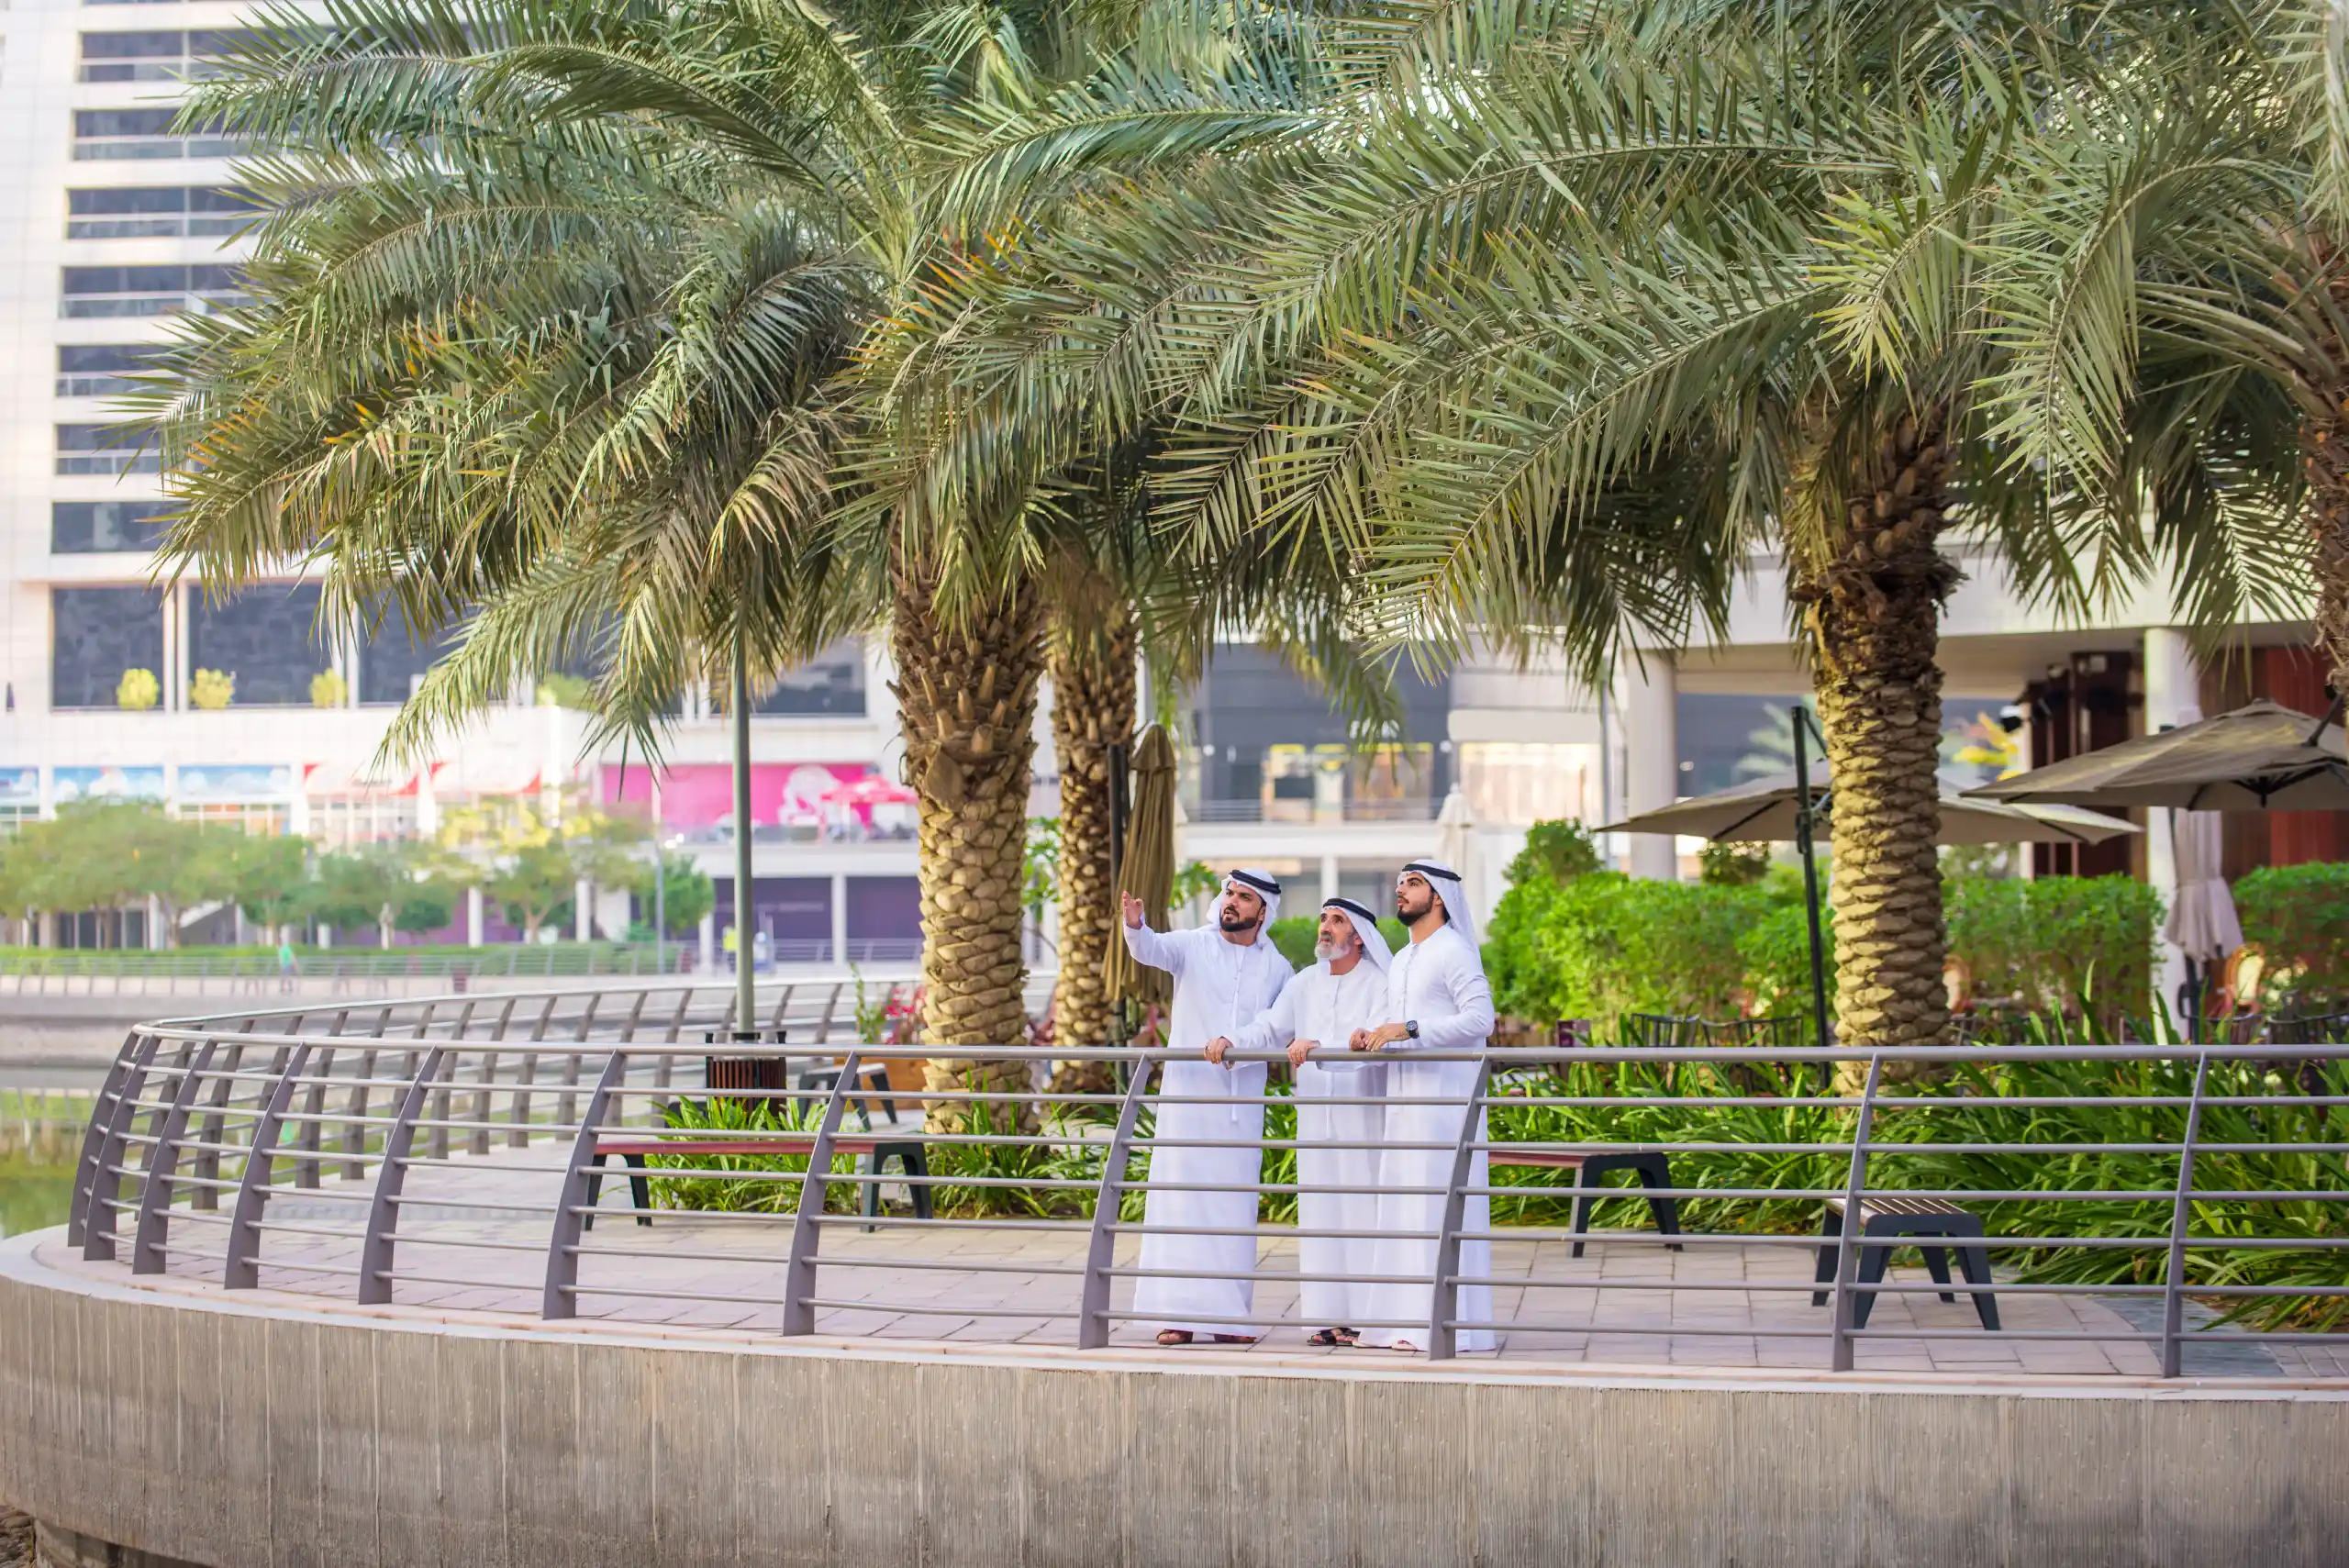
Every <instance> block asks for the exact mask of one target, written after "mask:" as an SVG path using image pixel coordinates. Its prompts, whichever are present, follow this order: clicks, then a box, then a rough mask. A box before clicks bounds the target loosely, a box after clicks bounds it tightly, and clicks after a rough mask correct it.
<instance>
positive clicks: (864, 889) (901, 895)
mask: <svg viewBox="0 0 2349 1568" xmlns="http://www.w3.org/2000/svg"><path fill="white" fill-rule="evenodd" d="M920 956H921V884H920V883H919V882H918V881H916V880H915V879H914V878H912V877H910V876H852V877H850V878H849V879H848V953H847V955H846V957H847V960H848V962H851V963H867V962H892V963H902V962H907V961H909V960H912V959H915V958H918V957H920Z"/></svg>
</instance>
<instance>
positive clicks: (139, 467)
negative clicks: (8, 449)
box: [57, 424, 163, 473]
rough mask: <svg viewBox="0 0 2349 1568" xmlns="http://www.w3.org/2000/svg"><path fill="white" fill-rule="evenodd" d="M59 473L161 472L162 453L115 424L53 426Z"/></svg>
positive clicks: (144, 440) (145, 439)
mask: <svg viewBox="0 0 2349 1568" xmlns="http://www.w3.org/2000/svg"><path fill="white" fill-rule="evenodd" d="M57 472H58V473H162V472H163V459H162V454H161V452H160V451H158V450H156V447H155V444H154V442H153V441H152V440H151V439H148V438H147V437H145V436H144V435H142V434H141V433H140V432H139V431H137V430H126V429H124V428H122V427H121V426H120V425H119V424H112V425H60V426H58V427H57Z"/></svg>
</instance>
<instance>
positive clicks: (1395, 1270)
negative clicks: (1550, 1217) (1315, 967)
mask: <svg viewBox="0 0 2349 1568" xmlns="http://www.w3.org/2000/svg"><path fill="white" fill-rule="evenodd" d="M1395 917H1396V918H1397V919H1398V920H1400V921H1402V922H1403V924H1404V925H1405V926H1406V927H1408V929H1409V930H1410V933H1411V940H1409V941H1408V942H1406V943H1405V944H1404V945H1403V948H1402V950H1401V951H1398V952H1397V953H1396V955H1395V957H1394V960H1393V962H1390V963H1389V964H1388V965H1387V967H1386V1002H1387V1008H1386V1021H1385V1022H1383V1023H1381V1024H1380V1025H1378V1027H1376V1028H1375V1029H1359V1030H1356V1031H1355V1033H1354V1035H1353V1040H1352V1041H1351V1042H1350V1043H1351V1044H1352V1046H1353V1049H1354V1050H1356V1051H1379V1052H1382V1053H1386V1056H1387V1063H1386V1132H1385V1138H1386V1150H1385V1152H1384V1153H1383V1154H1382V1155H1381V1157H1380V1160H1379V1166H1378V1180H1379V1185H1380V1186H1381V1187H1382V1188H1384V1189H1385V1190H1384V1191H1383V1192H1381V1193H1380V1195H1379V1199H1378V1230H1379V1240H1378V1246H1377V1251H1376V1252H1375V1266H1374V1268H1373V1271H1372V1272H1373V1273H1377V1274H1379V1275H1382V1276H1386V1277H1390V1278H1394V1277H1400V1278H1403V1279H1407V1280H1408V1281H1410V1282H1411V1283H1409V1284H1384V1285H1377V1286H1375V1287H1373V1292H1372V1294H1373V1297H1374V1299H1375V1302H1376V1304H1377V1311H1376V1312H1375V1313H1374V1314H1368V1315H1367V1316H1370V1317H1372V1318H1375V1319H1376V1320H1378V1321H1381V1322H1383V1323H1385V1324H1386V1325H1387V1326H1386V1327H1384V1328H1379V1329H1372V1330H1370V1331H1369V1332H1367V1333H1365V1334H1364V1336H1363V1342H1364V1344H1369V1345H1381V1346H1385V1347H1386V1348H1389V1349H1392V1350H1398V1351H1418V1350H1423V1349H1425V1348H1426V1346H1427V1341H1428V1336H1429V1333H1430V1328H1429V1325H1430V1324H1431V1322H1432V1319H1433V1318H1434V1302H1435V1266H1436V1232H1437V1231H1438V1230H1440V1229H1442V1224H1443V1207H1444V1190H1445V1189H1446V1188H1447V1187H1448V1186H1449V1185H1450V1184H1451V1182H1452V1167H1453V1160H1454V1159H1455V1158H1456V1155H1457V1150H1458V1145H1459V1140H1460V1135H1461V1131H1462V1129H1463V1128H1464V1127H1465V1126H1466V1125H1467V1123H1468V1112H1469V1108H1470V1107H1469V1101H1470V1099H1471V1098H1472V1097H1473V1096H1474V1095H1475V1087H1476V1062H1475V1060H1474V1059H1473V1058H1471V1059H1465V1060H1460V1061H1453V1062H1430V1061H1425V1060H1415V1054H1416V1053H1419V1052H1427V1051H1482V1050H1484V1049H1485V1047H1486V1043H1487V1041H1488V1040H1490V1038H1491V1035H1492V1032H1493V991H1492V987H1491V985H1489V984H1487V983H1486V979H1485V964H1484V959H1483V955H1482V954H1481V953H1480V952H1479V951H1478V950H1477V947H1476V929H1475V924H1474V923H1473V917H1472V915H1471V913H1470V910H1469V907H1468V896H1467V890H1466V889H1465V888H1464V887H1463V886H1462V885H1461V881H1460V873H1458V872H1456V871H1453V869H1452V868H1451V867H1450V866H1447V865H1444V864H1442V862H1436V861H1413V862H1411V863H1410V864H1409V865H1407V866H1405V867H1404V868H1403V873H1402V874H1401V875H1400V876H1398V877H1397V878H1396V881H1395ZM1475 1128H1476V1130H1475V1137H1476V1139H1477V1140H1480V1141H1482V1140H1486V1139H1487V1138H1488V1137H1489V1136H1490V1135H1489V1132H1488V1130H1487V1129H1486V1118H1485V1113H1484V1111H1483V1109H1482V1108H1481V1107H1479V1108H1478V1109H1477V1111H1476V1121H1475ZM1490 1164H1491V1161H1490V1158H1489V1156H1488V1155H1486V1152H1485V1151H1482V1150H1479V1151H1476V1152H1475V1154H1474V1155H1473V1156H1472V1157H1471V1161H1470V1164H1469V1171H1468V1184H1469V1185H1470V1186H1472V1187H1481V1186H1487V1185H1489V1184H1490V1183H1491V1178H1490V1174H1489V1166H1490ZM1428 1189H1433V1190H1432V1191H1430V1190H1428ZM1491 1223H1492V1200H1491V1199H1490V1198H1488V1197H1479V1196H1476V1195H1473V1194H1472V1195H1470V1196H1469V1197H1468V1199H1467V1200H1466V1207H1465V1209H1464V1212H1463V1214H1462V1216H1461V1221H1460V1226H1461V1229H1462V1230H1463V1231H1464V1232H1465V1233H1467V1234H1468V1235H1470V1236H1474V1237H1479V1238H1480V1239H1478V1240H1464V1241H1463V1242H1462V1243H1461V1245H1460V1273H1461V1274H1462V1275H1463V1276H1464V1277H1468V1278H1474V1279H1489V1278H1491V1277H1492V1273H1493V1248H1492V1243H1491V1242H1490V1241H1488V1240H1482V1239H1481V1233H1482V1232H1484V1231H1485V1230H1486V1229H1488V1228H1489V1227H1490V1225H1491ZM1453 1318H1454V1320H1456V1321H1461V1322H1474V1323H1489V1322H1491V1321H1492V1318H1493V1292H1492V1287H1491V1286H1490V1285H1482V1284H1477V1285H1462V1286H1461V1287H1460V1291H1459V1301H1458V1309H1457V1310H1456V1311H1455V1312H1454V1313H1453ZM1406 1325H1408V1326H1406ZM1454 1346H1455V1348H1456V1349H1459V1350H1462V1351H1484V1350H1491V1349H1492V1348H1493V1346H1494V1336H1493V1332H1492V1330H1491V1329H1459V1330H1457V1334H1456V1338H1455V1340H1454Z"/></svg>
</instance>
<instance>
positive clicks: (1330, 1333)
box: [1305, 1329, 1362, 1348]
mask: <svg viewBox="0 0 2349 1568" xmlns="http://www.w3.org/2000/svg"><path fill="white" fill-rule="evenodd" d="M1361 1340H1362V1336H1361V1335H1360V1334H1357V1333H1355V1332H1354V1331H1353V1329H1322V1330H1321V1331H1320V1332H1319V1333H1317V1334H1314V1335H1313V1336H1311V1337H1310V1338H1308V1340H1306V1341H1305V1342H1306V1343H1307V1344H1308V1345H1320V1346H1324V1347H1327V1348H1335V1347H1341V1346H1345V1345H1352V1344H1356V1343H1359V1342H1360V1341H1361Z"/></svg>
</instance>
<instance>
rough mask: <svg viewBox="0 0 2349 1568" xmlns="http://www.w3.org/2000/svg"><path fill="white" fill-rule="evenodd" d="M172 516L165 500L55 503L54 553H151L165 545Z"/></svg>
mask: <svg viewBox="0 0 2349 1568" xmlns="http://www.w3.org/2000/svg"><path fill="white" fill-rule="evenodd" d="M170 513H171V509H170V508H169V507H168V506H165V505H164V504H163V503H162V502H161V501H52V502H50V507H49V549H50V553H51V554H53V555H103V554H105V553H106V552H107V551H109V550H152V549H154V548H155V546H156V545H157V544H158V543H160V542H161V540H162V538H163V528H164V526H165V519H166V518H167V517H169V516H170Z"/></svg>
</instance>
